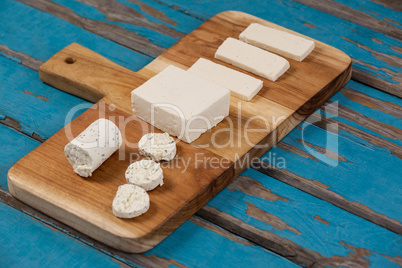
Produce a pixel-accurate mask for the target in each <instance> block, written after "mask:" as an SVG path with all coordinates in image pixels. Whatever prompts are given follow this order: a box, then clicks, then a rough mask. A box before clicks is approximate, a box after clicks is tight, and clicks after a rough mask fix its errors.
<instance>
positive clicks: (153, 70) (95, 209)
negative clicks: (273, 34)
mask: <svg viewBox="0 0 402 268" xmlns="http://www.w3.org/2000/svg"><path fill="white" fill-rule="evenodd" d="M252 22H258V23H261V24H265V25H268V26H270V27H274V28H278V29H282V30H285V31H288V32H292V31H290V30H288V29H285V28H282V27H280V26H278V25H275V24H273V23H270V22H267V21H265V20H262V19H259V18H257V17H254V16H251V15H248V14H245V13H241V12H236V11H227V12H223V13H220V14H218V15H216V16H214V17H213V18H211V19H210V20H208V21H207V22H205V23H203V24H202V25H201V26H200V27H198V28H197V29H196V30H194V31H193V32H192V33H190V34H189V35H187V36H186V37H185V38H183V39H182V40H181V41H180V42H178V43H177V44H175V45H174V46H173V47H171V48H170V49H168V50H167V51H166V52H164V53H163V54H162V55H161V56H159V57H158V58H157V59H155V60H154V61H153V62H152V63H150V64H148V65H147V66H146V67H145V68H143V69H142V70H140V71H139V72H132V71H130V70H127V69H125V68H123V67H121V66H119V65H117V64H115V63H113V62H111V61H109V60H108V59H106V58H104V57H102V56H101V55H99V54H97V53H95V52H93V51H91V50H89V49H87V48H84V47H82V46H80V45H78V44H75V43H73V44H71V45H69V46H68V47H66V48H64V49H63V50H61V51H60V52H58V53H57V54H56V55H54V56H53V57H52V58H50V59H49V60H48V61H47V62H45V63H44V64H43V65H42V66H41V67H40V70H39V75H40V78H41V79H42V80H43V81H44V82H46V83H48V84H50V85H53V86H54V87H56V88H59V89H61V90H64V91H66V92H70V93H72V94H74V95H77V96H79V97H82V98H84V99H87V100H89V101H92V102H96V104H95V105H94V106H93V107H92V108H90V109H88V110H87V111H86V112H84V113H83V114H82V115H80V116H79V117H78V118H76V119H75V120H74V121H73V122H71V123H70V124H68V125H67V126H66V127H64V128H63V129H62V130H60V131H59V132H57V133H56V134H55V135H54V136H52V137H51V138H50V139H48V140H47V141H46V142H44V143H43V144H42V145H40V146H39V147H38V148H36V149H35V150H34V151H32V152H31V153H29V154H28V155H26V156H25V157H24V158H22V159H21V160H20V161H19V162H17V163H16V164H15V165H14V166H13V167H12V168H11V169H10V171H9V173H8V186H9V189H10V192H11V193H12V194H13V195H14V196H15V197H16V198H18V199H20V200H22V201H23V202H25V203H27V204H29V205H31V206H32V207H34V208H36V209H38V210H41V211H43V212H44V213H46V214H48V215H49V216H52V217H54V218H56V219H58V220H60V221H62V222H64V223H66V224H68V225H70V226H72V227H74V228H75V229H77V230H79V231H81V232H83V233H84V234H87V235H89V236H91V237H93V238H95V239H97V240H99V241H102V242H104V243H105V244H108V245H110V246H112V247H114V248H117V249H120V250H123V251H127V252H144V251H146V250H149V249H151V248H152V247H154V246H155V245H156V244H158V243H159V242H160V241H162V240H163V239H164V238H165V237H166V236H168V235H169V234H170V233H171V232H173V231H174V230H175V229H176V228H177V227H178V226H180V225H181V224H182V223H183V222H184V221H186V220H187V219H188V218H189V217H190V216H191V215H193V214H194V213H195V212H196V211H197V210H198V209H200V208H201V207H202V206H204V205H205V204H206V203H207V202H208V201H209V200H210V199H211V198H212V197H213V196H215V195H216V194H217V193H218V192H219V191H220V190H222V189H223V188H224V187H225V186H226V185H228V184H229V183H230V182H231V181H232V180H233V179H234V178H235V177H236V176H237V175H238V174H239V173H241V172H242V171H243V170H244V169H245V168H247V167H248V166H249V165H250V163H251V161H252V160H253V158H254V157H260V156H262V155H263V154H264V153H265V152H266V151H268V150H269V149H270V148H271V147H272V146H274V145H275V144H276V143H277V142H278V141H279V140H281V139H282V138H283V137H284V136H285V135H286V134H287V133H288V132H289V131H291V130H292V129H293V128H294V127H295V126H296V125H297V124H298V123H299V122H301V121H302V120H303V119H304V118H305V117H306V116H308V115H309V114H311V113H312V112H313V111H315V110H316V109H317V108H318V107H320V106H321V105H322V104H323V103H324V102H325V101H326V100H327V99H329V98H330V97H331V96H332V95H333V94H334V93H335V92H336V91H338V90H339V89H340V88H341V87H342V86H343V85H344V84H345V83H346V82H347V81H349V79H350V76H351V59H350V58H349V57H348V56H347V55H346V54H345V53H343V52H341V51H339V50H338V49H336V48H333V47H331V46H328V45H326V44H324V43H321V42H319V41H316V40H315V44H316V47H315V49H314V51H313V52H312V53H311V54H310V55H309V56H308V57H307V58H306V59H305V60H304V61H303V62H296V61H293V60H291V59H288V60H289V62H290V69H289V70H288V71H287V72H286V73H285V74H284V75H283V76H282V77H280V78H279V79H278V80H277V81H276V82H270V81H268V80H265V79H262V78H261V77H258V76H255V77H257V78H259V79H262V80H263V81H264V87H263V89H262V90H261V91H260V92H259V94H258V95H257V96H256V97H254V98H253V99H252V100H251V101H250V102H246V101H242V100H240V99H237V98H235V97H231V103H230V115H229V117H228V118H226V119H225V120H224V121H222V122H221V123H219V124H218V126H216V127H215V128H213V129H211V130H210V131H208V132H206V133H204V134H202V135H201V137H200V138H199V139H197V140H196V141H195V142H193V143H192V144H186V143H184V142H181V141H178V144H177V147H178V150H177V156H176V158H175V159H174V160H172V161H171V162H167V163H163V164H162V168H163V171H164V177H165V179H164V182H165V184H164V185H163V186H162V187H158V188H157V189H155V190H153V191H151V192H149V194H150V200H151V204H150V209H149V211H148V212H147V213H145V214H144V215H141V216H139V217H137V218H134V219H129V220H127V219H119V218H116V217H115V216H114V215H113V212H112V200H113V198H114V196H115V193H116V191H117V188H118V186H119V185H122V184H124V183H125V182H126V181H125V177H124V173H125V170H126V168H127V167H128V165H129V164H130V163H131V162H132V161H135V160H137V159H138V158H139V154H138V148H137V142H138V141H139V139H140V138H141V136H142V135H144V134H145V133H148V132H151V131H158V130H155V129H154V128H153V127H152V126H150V125H148V124H147V123H145V122H143V121H142V120H140V119H138V118H136V117H135V116H134V115H133V114H132V110H131V103H130V92H131V91H132V90H133V89H135V88H136V87H138V86H139V85H141V84H142V83H144V82H145V81H146V80H148V79H149V78H151V77H152V76H154V75H155V74H157V73H158V72H159V71H161V70H163V69H164V68H165V67H166V66H168V65H170V64H173V65H176V66H178V67H181V68H183V69H187V68H188V67H190V66H191V65H192V64H193V63H194V62H195V61H197V60H198V58H200V57H204V58H207V59H210V60H213V61H215V62H217V63H220V64H223V65H226V66H228V67H230V68H233V69H236V70H239V71H242V70H241V69H239V68H236V67H233V66H229V65H228V64H225V63H224V62H220V61H218V60H215V59H214V53H215V51H216V49H217V48H218V46H219V45H220V44H221V43H222V42H223V41H224V40H225V39H226V38H227V37H234V38H238V36H239V34H240V32H241V31H243V30H244V29H245V28H246V27H247V26H248V25H249V24H250V23H252ZM296 34H297V33H296ZM242 72H244V71H242ZM245 73H247V72H245ZM247 74H249V73H247ZM61 105H62V104H61ZM100 117H103V118H108V119H110V120H112V121H114V122H115V123H116V124H117V125H118V126H119V127H120V130H121V131H122V133H123V137H124V145H123V147H122V148H121V150H120V151H119V152H116V153H115V154H113V155H112V156H111V157H110V158H109V159H108V160H107V161H106V162H105V163H104V164H103V165H102V166H101V167H100V168H99V169H98V170H96V171H95V172H94V173H93V176H92V177H90V178H88V179H84V178H81V177H79V176H78V175H76V174H75V173H74V172H73V169H72V167H71V165H70V164H69V163H68V161H67V159H66V157H65V155H64V152H63V148H64V146H65V145H66V144H67V143H68V142H69V139H71V137H75V136H77V135H78V134H79V133H80V132H82V131H83V130H84V129H85V128H86V127H87V126H89V125H90V124H91V123H92V122H93V121H95V120H96V119H98V118H100ZM123 123H124V124H123Z"/></svg>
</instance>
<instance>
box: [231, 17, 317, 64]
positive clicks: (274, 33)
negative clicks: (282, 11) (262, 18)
mask: <svg viewBox="0 0 402 268" xmlns="http://www.w3.org/2000/svg"><path fill="white" fill-rule="evenodd" d="M239 39H240V40H241V41H243V42H246V43H249V44H251V45H253V46H257V47H260V48H263V49H266V50H269V51H271V52H274V53H276V54H279V55H282V56H284V57H288V58H290V59H293V60H297V61H302V60H304V59H305V58H306V57H307V56H308V55H309V54H310V52H311V51H313V49H314V41H312V40H308V39H306V38H303V37H300V36H297V35H294V34H291V33H288V32H284V31H281V30H277V29H274V28H270V27H267V26H263V25H261V24H258V23H252V24H250V25H249V26H248V27H247V29H245V30H244V31H243V32H242V33H241V34H240V36H239Z"/></svg>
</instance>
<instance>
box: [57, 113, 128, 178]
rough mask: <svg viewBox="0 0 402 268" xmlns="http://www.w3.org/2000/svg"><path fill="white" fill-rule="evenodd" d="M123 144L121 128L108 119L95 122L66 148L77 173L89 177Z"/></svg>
mask: <svg viewBox="0 0 402 268" xmlns="http://www.w3.org/2000/svg"><path fill="white" fill-rule="evenodd" d="M122 142H123V139H122V136H121V133H120V130H119V128H118V127H117V126H116V125H115V124H114V123H113V122H112V121H109V120H107V119H104V118H101V119H98V120H96V121H95V122H93V123H92V124H91V125H89V127H87V128H86V129H85V130H84V131H83V132H82V133H81V134H79V135H78V136H77V137H76V138H74V139H73V140H72V141H70V142H69V143H68V144H67V145H66V146H65V147H64V153H65V154H66V156H67V159H68V161H69V162H70V164H71V165H72V166H73V169H74V171H75V173H77V174H78V175H80V176H82V177H89V176H91V175H92V172H93V171H94V170H95V169H97V168H98V167H99V166H100V165H102V163H103V162H104V161H105V160H106V159H108V158H109V157H110V156H111V155H112V154H113V153H114V152H115V151H116V150H117V149H119V148H120V146H121V144H122Z"/></svg>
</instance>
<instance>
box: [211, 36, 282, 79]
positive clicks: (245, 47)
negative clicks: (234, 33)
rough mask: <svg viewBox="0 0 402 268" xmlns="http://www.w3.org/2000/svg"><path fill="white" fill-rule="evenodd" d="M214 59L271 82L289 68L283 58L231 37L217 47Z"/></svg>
mask: <svg viewBox="0 0 402 268" xmlns="http://www.w3.org/2000/svg"><path fill="white" fill-rule="evenodd" d="M215 58H217V59H218V60H222V61H224V62H227V63H230V64H232V65H234V66H236V67H239V68H241V69H243V70H246V71H249V72H251V73H254V74H256V75H259V76H261V77H264V78H267V79H269V80H271V81H276V79H278V78H279V77H280V76H281V75H282V74H284V73H285V72H286V71H287V70H288V69H289V66H290V65H289V62H288V61H287V60H286V59H285V58H282V57H280V56H278V55H275V54H273V53H270V52H268V51H266V50H263V49H261V48H258V47H255V46H252V45H249V44H246V43H244V42H242V41H239V40H237V39H234V38H231V37H229V38H227V39H226V40H225V41H224V42H223V43H222V45H220V46H219V48H218V50H217V51H216V53H215Z"/></svg>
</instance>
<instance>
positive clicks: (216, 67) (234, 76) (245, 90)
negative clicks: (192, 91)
mask: <svg viewBox="0 0 402 268" xmlns="http://www.w3.org/2000/svg"><path fill="white" fill-rule="evenodd" d="M187 72H190V73H193V74H196V75H198V76H201V77H202V78H204V79H206V80H208V81H211V82H213V83H215V84H218V85H220V86H223V87H225V88H227V89H229V90H230V92H231V95H232V96H235V97H237V98H239V99H242V100H246V101H249V100H251V99H252V98H253V97H254V96H255V95H256V94H257V93H258V91H260V89H261V88H262V80H260V79H257V78H254V77H252V76H250V75H247V74H244V73H242V72H239V71H236V70H233V69H231V68H228V67H225V66H223V65H220V64H217V63H215V62H213V61H210V60H207V59H204V58H200V59H199V60H198V61H197V62H196V63H194V64H193V65H192V66H191V67H190V69H188V70H187Z"/></svg>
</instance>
